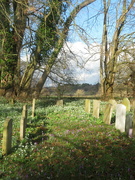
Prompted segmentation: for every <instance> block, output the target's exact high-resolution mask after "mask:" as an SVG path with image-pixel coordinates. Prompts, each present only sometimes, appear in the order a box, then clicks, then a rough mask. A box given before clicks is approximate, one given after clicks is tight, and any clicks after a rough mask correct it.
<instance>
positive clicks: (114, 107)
mask: <svg viewBox="0 0 135 180" xmlns="http://www.w3.org/2000/svg"><path fill="white" fill-rule="evenodd" d="M108 103H110V104H112V109H113V111H116V106H117V102H116V101H115V100H114V99H110V100H109V101H108Z"/></svg>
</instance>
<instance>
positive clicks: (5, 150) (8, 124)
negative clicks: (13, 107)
mask: <svg viewBox="0 0 135 180" xmlns="http://www.w3.org/2000/svg"><path fill="white" fill-rule="evenodd" d="M12 122H13V120H12V119H6V120H5V122H4V128H3V141H2V154H3V155H7V154H9V153H10V151H11V146H12Z"/></svg>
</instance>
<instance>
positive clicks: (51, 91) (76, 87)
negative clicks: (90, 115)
mask: <svg viewBox="0 0 135 180" xmlns="http://www.w3.org/2000/svg"><path fill="white" fill-rule="evenodd" d="M99 87H100V84H99V83H97V84H95V85H92V84H88V83H84V84H64V85H59V86H58V87H45V88H43V90H42V95H46V96H74V95H75V94H77V92H78V93H81V94H78V95H84V96H86V95H96V94H97V92H98V90H99Z"/></svg>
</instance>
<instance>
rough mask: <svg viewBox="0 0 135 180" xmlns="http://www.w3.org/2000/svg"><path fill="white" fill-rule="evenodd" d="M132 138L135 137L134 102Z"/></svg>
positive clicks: (134, 106) (134, 109)
mask: <svg viewBox="0 0 135 180" xmlns="http://www.w3.org/2000/svg"><path fill="white" fill-rule="evenodd" d="M132 135H133V137H135V100H134V101H133V132H132Z"/></svg>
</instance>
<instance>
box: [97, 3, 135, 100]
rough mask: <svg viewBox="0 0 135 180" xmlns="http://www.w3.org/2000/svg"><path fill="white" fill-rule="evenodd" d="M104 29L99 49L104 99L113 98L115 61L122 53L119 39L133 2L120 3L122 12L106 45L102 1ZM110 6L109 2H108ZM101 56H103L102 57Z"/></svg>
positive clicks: (105, 12) (105, 25)
mask: <svg viewBox="0 0 135 180" xmlns="http://www.w3.org/2000/svg"><path fill="white" fill-rule="evenodd" d="M103 2H104V29H103V41H102V42H103V48H104V50H103V48H102V49H101V59H100V64H101V75H102V76H101V82H102V85H103V96H104V97H113V88H114V81H115V74H116V71H117V60H118V56H119V55H120V53H121V52H122V49H120V46H119V45H120V37H121V32H122V30H123V28H124V26H125V23H126V19H127V16H128V13H129V12H130V10H131V9H132V8H133V5H134V3H135V2H134V0H132V1H131V2H130V3H129V4H128V6H127V1H126V0H123V1H122V3H123V5H122V12H121V14H120V15H119V17H118V18H117V19H116V24H115V28H114V32H113V36H112V40H111V42H109V43H108V41H107V36H108V33H107V19H106V16H107V13H108V7H107V1H106V0H104V1H103ZM108 3H109V4H110V1H108ZM103 53H104V54H103ZM102 54H103V55H102Z"/></svg>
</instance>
